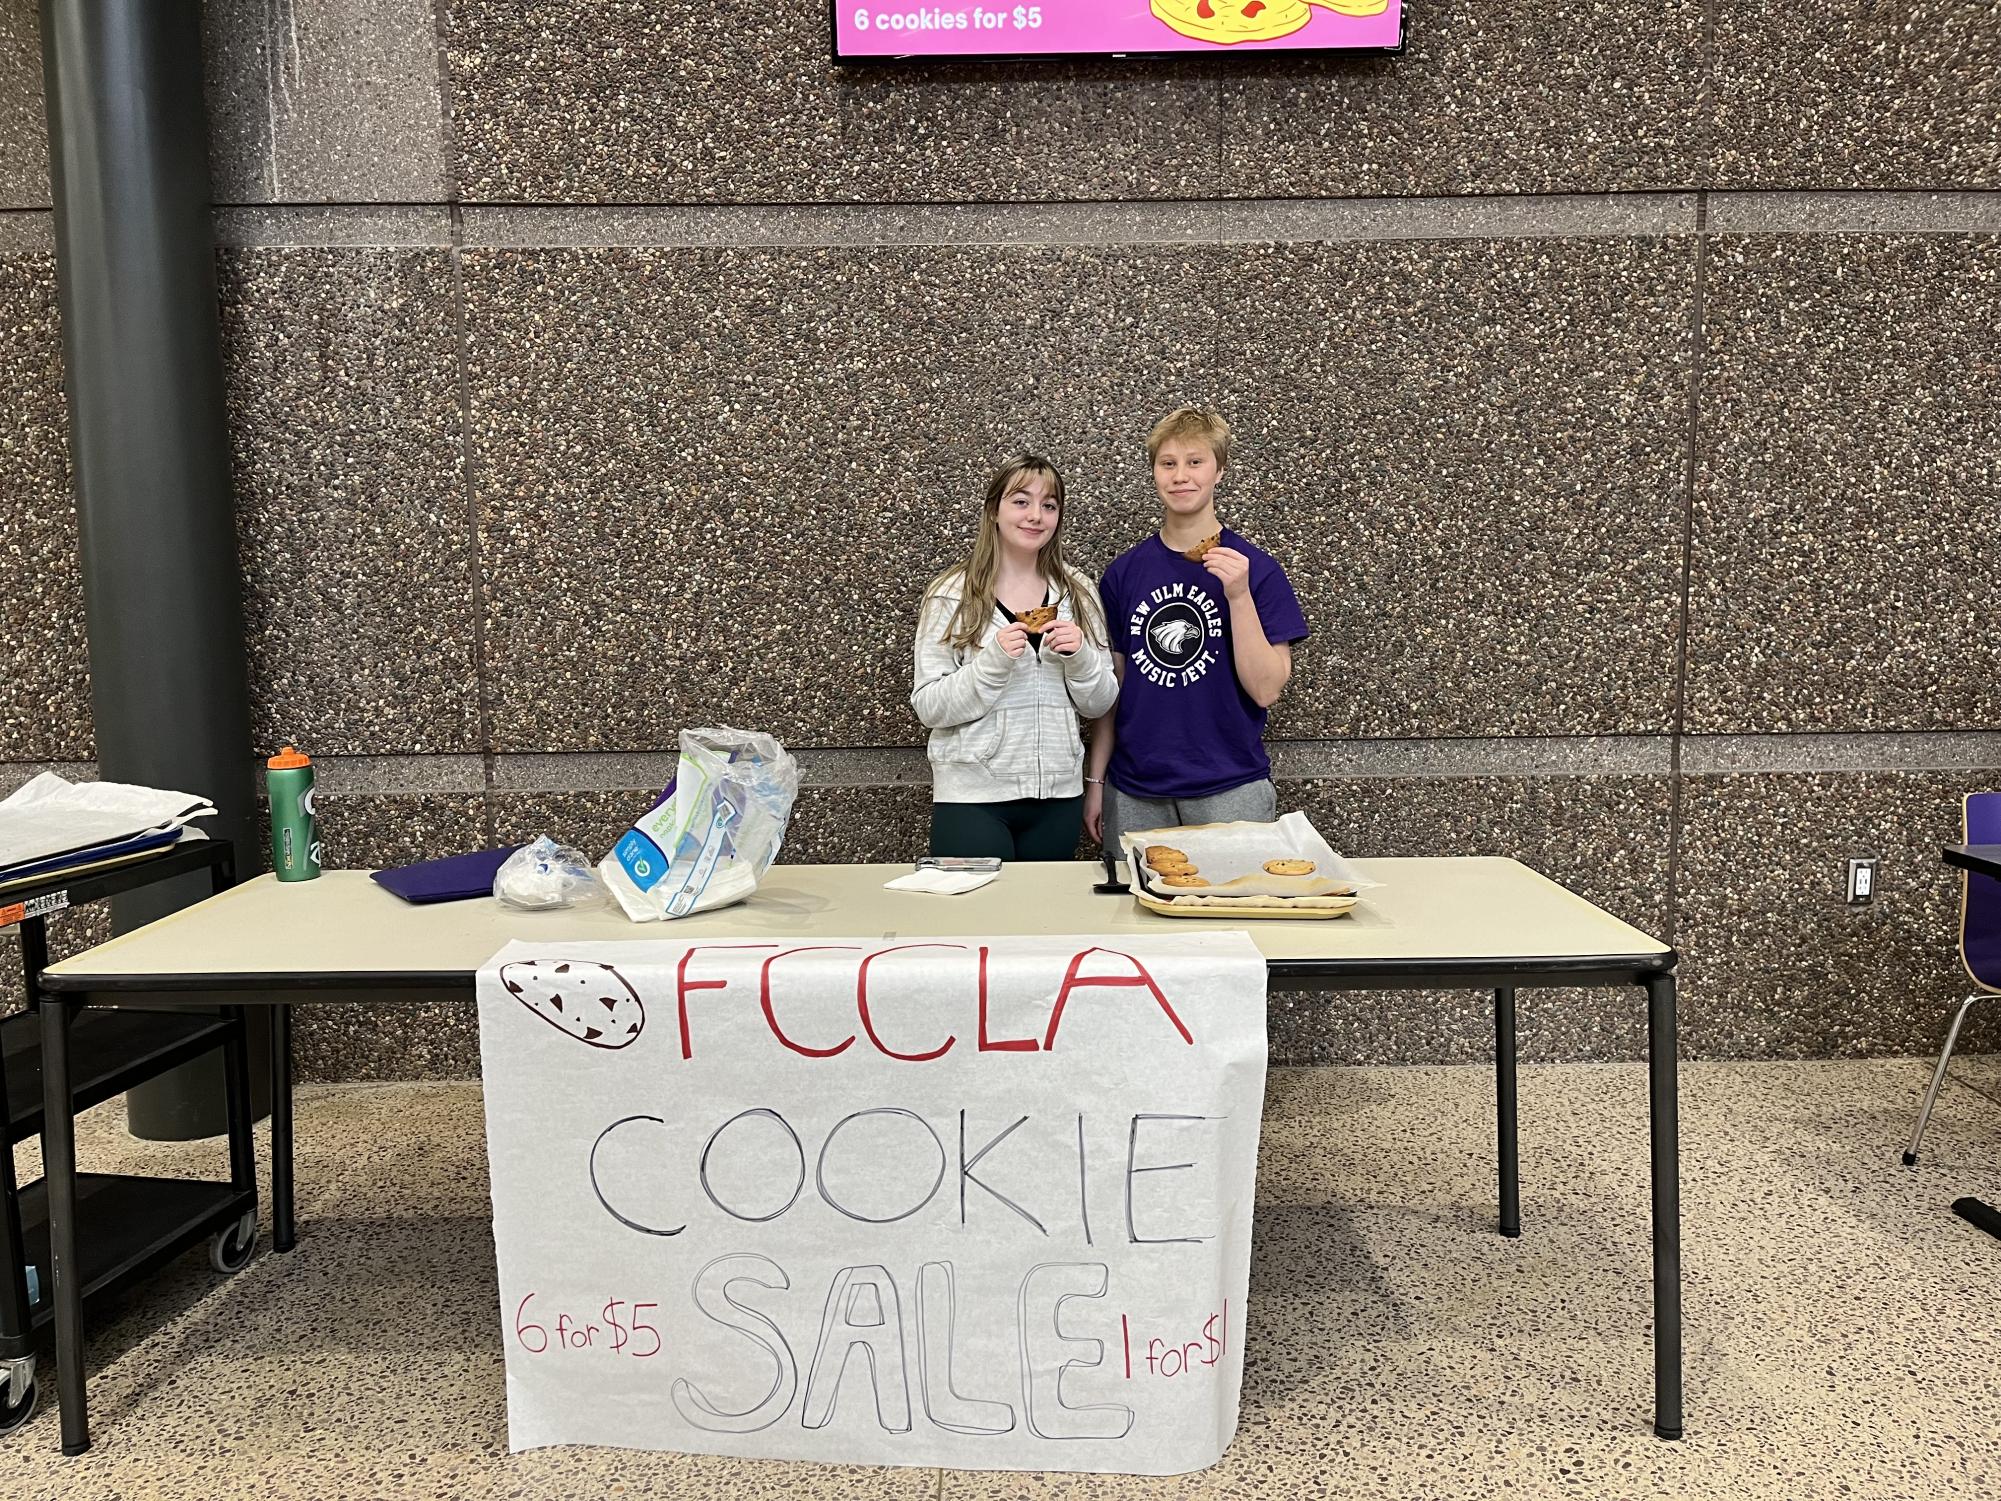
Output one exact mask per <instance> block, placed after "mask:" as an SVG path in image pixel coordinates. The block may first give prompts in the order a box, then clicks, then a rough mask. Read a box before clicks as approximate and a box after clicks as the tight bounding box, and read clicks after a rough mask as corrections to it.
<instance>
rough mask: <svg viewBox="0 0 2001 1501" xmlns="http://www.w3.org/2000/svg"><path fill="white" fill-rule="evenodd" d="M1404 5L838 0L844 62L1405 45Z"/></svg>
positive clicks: (1255, 0) (838, 42)
mask: <svg viewBox="0 0 2001 1501" xmlns="http://www.w3.org/2000/svg"><path fill="white" fill-rule="evenodd" d="M1402 10H1403V0H1039V3H1034V4H1030V3H1027V0H1023V3H1016V0H834V51H835V54H836V55H837V56H839V57H981V56H986V57H992V56H1003V57H1007V56H1018V55H1021V54H1023V53H1035V52H1048V53H1069V54H1076V53H1087V54H1102V53H1119V52H1215V51H1219V50H1223V51H1230V52H1267V51H1276V50H1281V49H1288V48H1289V49H1329V48H1385V47H1394V46H1396V45H1397V36H1398V31H1399V29H1400V26H1401V19H1402V18H1401V12H1402Z"/></svg>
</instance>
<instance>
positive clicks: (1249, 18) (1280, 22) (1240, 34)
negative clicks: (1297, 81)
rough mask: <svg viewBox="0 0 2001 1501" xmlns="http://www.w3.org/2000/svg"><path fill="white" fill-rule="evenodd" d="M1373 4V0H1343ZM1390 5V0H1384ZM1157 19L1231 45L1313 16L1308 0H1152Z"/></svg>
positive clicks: (1287, 29) (1288, 31)
mask: <svg viewBox="0 0 2001 1501" xmlns="http://www.w3.org/2000/svg"><path fill="white" fill-rule="evenodd" d="M1344 3H1350V4H1371V3H1374V0H1344ZM1383 3H1384V4H1388V0H1383ZM1151 8H1152V10H1153V14H1154V19H1156V20H1158V21H1159V22H1160V23H1161V24H1162V25H1163V26H1166V27H1168V28H1169V29H1170V30H1173V31H1178V32H1180V33H1181V34H1182V35H1183V36H1185V37H1189V38H1192V39H1193V40H1195V41H1198V42H1214V43H1216V44H1217V45H1218V46H1222V47H1228V46H1232V45H1234V44H1235V43H1237V42H1269V41H1271V40H1272V39H1273V38H1274V37H1282V36H1290V35H1292V33H1293V32H1295V31H1297V30H1299V28H1300V27H1302V26H1304V25H1305V24H1306V23H1307V22H1308V21H1309V20H1311V19H1312V12H1311V11H1310V10H1309V9H1308V8H1307V3H1306V0H1151Z"/></svg>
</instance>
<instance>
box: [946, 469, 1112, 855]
mask: <svg viewBox="0 0 2001 1501" xmlns="http://www.w3.org/2000/svg"><path fill="white" fill-rule="evenodd" d="M1062 529H1063V476H1062V475H1061V474H1059V473H1057V471H1056V466H1055V465H1053V464H1051V463H1050V462H1049V461H1048V460H1047V459H1040V458H1035V457H1032V456H1030V457H1024V458H1020V459H1016V460H1015V461H1014V462H1013V463H1011V464H1008V465H1007V466H1005V467H1004V468H1003V469H1002V470H1001V471H1000V472H999V473H998V474H996V475H995V476H994V477H993V479H992V480H991V481H990V482H989V483H988V485H987V492H986V497H985V500H984V502H983V503H982V505H981V507H980V533H979V538H978V540H976V541H975V542H974V543H973V553H972V556H971V557H970V558H968V559H967V560H966V561H965V562H964V563H962V564H960V565H958V566H956V567H953V568H948V569H946V570H945V571H944V572H943V573H941V574H940V575H938V577H937V578H935V579H933V580H932V581H931V583H930V585H929V586H928V587H927V588H926V589H925V591H924V598H923V602H922V603H921V604H920V606H919V607H918V612H917V646H916V673H915V678H914V681H913V683H912V686H911V690H910V706H911V707H912V708H913V709H915V710H916V711H917V717H918V718H919V719H920V720H922V721H923V722H924V725H925V727H926V728H928V729H929V730H930V731H931V741H930V746H929V753H930V757H931V853H932V854H934V855H997V856H999V857H1000V858H1001V859H1003V860H1068V859H1070V858H1071V857H1072V856H1073V855H1075V854H1076V852H1077V836H1078V833H1079V831H1080V829H1081V828H1082V825H1083V803H1084V744H1083V740H1082V738H1081V737H1080V735H1079V734H1078V729H1077V724H1078V717H1079V716H1080V715H1081V716H1082V717H1083V718H1084V719H1086V720H1091V719H1096V718H1098V717H1100V716H1102V715H1103V714H1104V713H1106V711H1108V710H1109V709H1110V708H1111V707H1112V704H1113V701H1114V700H1115V699H1116V698H1117V697H1118V680H1117V679H1116V678H1115V677H1114V676H1113V674H1112V659H1111V653H1110V651H1109V649H1108V648H1107V645H1106V638H1105V613H1104V608H1103V606H1101V605H1100V604H1099V602H1098V591H1097V589H1096V588H1095V587H1094V586H1093V585H1092V583H1091V581H1090V580H1089V579H1088V578H1086V577H1085V576H1084V575H1083V574H1081V573H1078V572H1077V571H1076V570H1075V569H1073V568H1071V567H1070V566H1069V565H1068V564H1066V563H1065V562H1064V561H1063V547H1062V538H1061V533H1062ZM1046 607H1053V608H1054V609H1055V612H1056V614H1055V618H1054V619H1053V620H1051V621H1049V623H1048V624H1047V625H1045V626H1043V627H1042V629H1041V630H1040V631H1037V630H1034V629H1032V628H1031V626H1032V624H1033V620H1034V617H1033V616H1032V615H1031V612H1033V611H1037V610H1039V609H1044V608H1046ZM1024 616H1030V617H1031V618H1030V620H1029V621H1027V622H1025V621H1024V619H1023V617H1024Z"/></svg>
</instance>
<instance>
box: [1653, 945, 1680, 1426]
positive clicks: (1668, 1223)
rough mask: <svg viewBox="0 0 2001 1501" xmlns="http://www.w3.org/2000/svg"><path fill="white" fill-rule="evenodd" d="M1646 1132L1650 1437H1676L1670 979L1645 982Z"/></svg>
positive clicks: (1676, 1138)
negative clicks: (1650, 1238)
mask: <svg viewBox="0 0 2001 1501" xmlns="http://www.w3.org/2000/svg"><path fill="white" fill-rule="evenodd" d="M1646 983H1647V1105H1648V1109H1647V1128H1648V1134H1649V1137H1650V1140H1651V1143H1652V1147H1653V1185H1654V1432H1655V1433H1656V1434H1658V1435H1659V1436H1660V1437H1662V1438H1670V1439H1672V1438H1680V1437H1681V1122H1680V1108H1679V1103H1678V1101H1677V1098H1676V1077H1677V1072H1678V1070H1677V1067H1676V1060H1675V1046H1676V1043H1675V1001H1674V991H1675V985H1674V976H1673V975H1672V974H1665V975H1653V976H1650V977H1649V978H1648V980H1647V982H1646Z"/></svg>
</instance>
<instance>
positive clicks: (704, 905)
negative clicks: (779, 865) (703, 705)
mask: <svg viewBox="0 0 2001 1501" xmlns="http://www.w3.org/2000/svg"><path fill="white" fill-rule="evenodd" d="M798 793H799V763H798V762H796V761H794V760H793V759H792V757H791V756H790V755H789V754H788V753H787V752H786V749H785V747H784V746H782V745H780V744H779V743H778V742H777V741H776V740H774V739H773V738H772V737H771V736H769V735H765V734H760V733H758V732H757V731H755V730H730V729H702V730H683V731H682V732H681V760H680V764H679V766H678V767H677V769H676V770H675V773H674V780H673V781H671V782H669V783H668V784H667V791H666V792H665V794H663V795H662V797H661V799H660V801H659V802H658V803H657V804H655V805H654V807H653V809H652V811H651V812H649V813H647V814H646V815H645V816H644V817H641V818H638V819H636V820H634V822H633V825H632V827H631V828H629V829H627V830H626V831H625V833H624V834H622V835H621V836H620V837H619V841H618V843H617V844H615V845H613V846H612V851H611V853H610V854H608V855H606V856H605V857H604V859H603V860H601V861H600V862H599V863H598V874H599V875H600V876H601V877H602V878H603V880H604V884H605V886H606V887H607V888H608V889H609V890H610V892H611V894H612V896H613V897H614V898H615V899H616V900H617V902H618V904H619V906H620V907H621V908H623V909H624V911H625V915H626V916H627V917H629V918H631V919H632V920H633V921H634V922H656V921H658V920H659V919H661V918H665V917H686V916H687V915H688V914H689V913H691V912H706V911H708V910H709V909H710V908H712V907H725V906H728V905H729V904H730V903H731V902H740V901H742V900H743V899H744V898H745V897H747V896H749V895H750V894H751V893H752V892H753V891H755V890H756V889H757V883H758V882H759V881H761V880H763V879H764V873H765V871H767V870H769V869H770V868H771V862H772V861H774V860H776V859H777V858H778V850H779V847H780V846H781V845H782V844H784V842H785V828H786V825H787V824H788V823H790V822H791V819H792V803H793V800H794V799H795V798H796V797H797V796H798Z"/></svg>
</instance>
